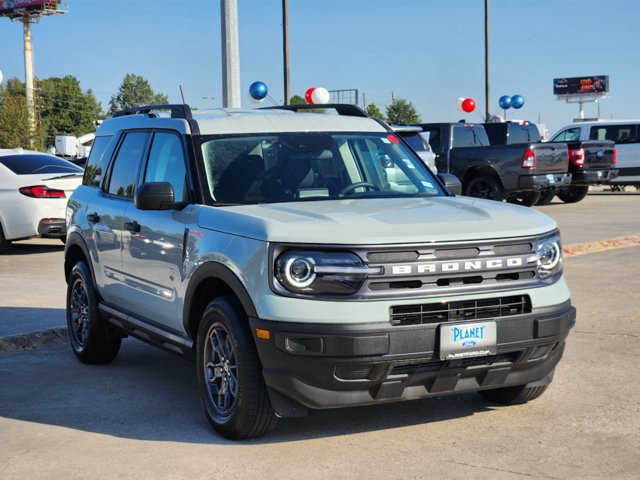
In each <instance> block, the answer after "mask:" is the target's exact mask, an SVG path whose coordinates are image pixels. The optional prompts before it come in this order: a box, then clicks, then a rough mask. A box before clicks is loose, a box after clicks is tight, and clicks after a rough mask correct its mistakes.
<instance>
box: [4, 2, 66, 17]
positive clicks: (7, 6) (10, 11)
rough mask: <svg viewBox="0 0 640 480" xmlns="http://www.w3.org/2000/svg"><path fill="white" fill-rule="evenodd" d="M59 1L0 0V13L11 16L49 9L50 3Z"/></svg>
mask: <svg viewBox="0 0 640 480" xmlns="http://www.w3.org/2000/svg"><path fill="white" fill-rule="evenodd" d="M57 3H60V0H40V1H33V0H31V1H28V0H23V1H20V0H0V15H3V16H12V15H19V14H20V13H22V12H29V11H32V10H51V6H52V4H57Z"/></svg>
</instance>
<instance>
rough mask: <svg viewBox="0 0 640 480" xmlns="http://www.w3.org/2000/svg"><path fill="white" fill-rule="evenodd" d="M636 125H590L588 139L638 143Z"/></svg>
mask: <svg viewBox="0 0 640 480" xmlns="http://www.w3.org/2000/svg"><path fill="white" fill-rule="evenodd" d="M637 127H638V126H637V125H602V126H595V127H591V131H590V132H589V139H590V140H613V141H614V142H616V143H638V132H637Z"/></svg>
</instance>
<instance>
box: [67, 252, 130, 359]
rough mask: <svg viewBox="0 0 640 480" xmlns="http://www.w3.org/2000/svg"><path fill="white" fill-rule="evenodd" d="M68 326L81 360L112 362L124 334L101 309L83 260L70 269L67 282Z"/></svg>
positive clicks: (77, 354)
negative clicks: (111, 325)
mask: <svg viewBox="0 0 640 480" xmlns="http://www.w3.org/2000/svg"><path fill="white" fill-rule="evenodd" d="M67 329H68V331H69V340H70V342H71V349H72V350H73V353H74V354H75V355H76V357H78V358H79V359H80V361H81V362H82V363H89V364H99V363H110V362H112V361H113V359H114V358H116V355H118V352H119V351H120V344H121V343H122V336H121V335H120V334H118V333H117V332H115V331H114V330H113V329H111V328H110V327H109V326H108V325H107V324H106V323H105V322H104V321H103V320H102V318H101V317H100V313H99V312H98V295H97V294H96V291H95V289H94V288H93V282H92V281H91V272H90V271H89V267H88V266H87V264H86V263H85V262H84V261H82V260H81V261H79V262H78V263H76V264H75V265H74V266H73V269H71V275H69V283H68V284H67Z"/></svg>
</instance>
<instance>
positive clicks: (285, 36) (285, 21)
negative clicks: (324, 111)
mask: <svg viewBox="0 0 640 480" xmlns="http://www.w3.org/2000/svg"><path fill="white" fill-rule="evenodd" d="M282 58H283V60H284V61H283V63H284V104H285V105H289V98H291V91H290V87H289V0H282Z"/></svg>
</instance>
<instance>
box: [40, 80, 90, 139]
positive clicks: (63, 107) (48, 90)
mask: <svg viewBox="0 0 640 480" xmlns="http://www.w3.org/2000/svg"><path fill="white" fill-rule="evenodd" d="M37 100H38V107H39V112H40V115H41V117H42V123H43V127H44V129H45V131H46V134H47V140H48V141H49V142H52V141H53V139H54V138H55V136H56V135H64V134H73V135H77V136H80V135H84V134H85V133H89V132H92V131H94V130H95V121H96V120H97V119H98V118H99V117H100V115H101V112H102V106H101V105H100V103H98V101H97V100H96V97H95V96H94V95H93V92H92V91H91V90H87V91H86V93H85V92H83V91H82V88H80V82H79V81H78V79H77V78H75V77H73V76H71V75H67V76H66V77H63V78H55V77H53V78H46V79H44V80H41V81H39V82H38V95H37Z"/></svg>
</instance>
